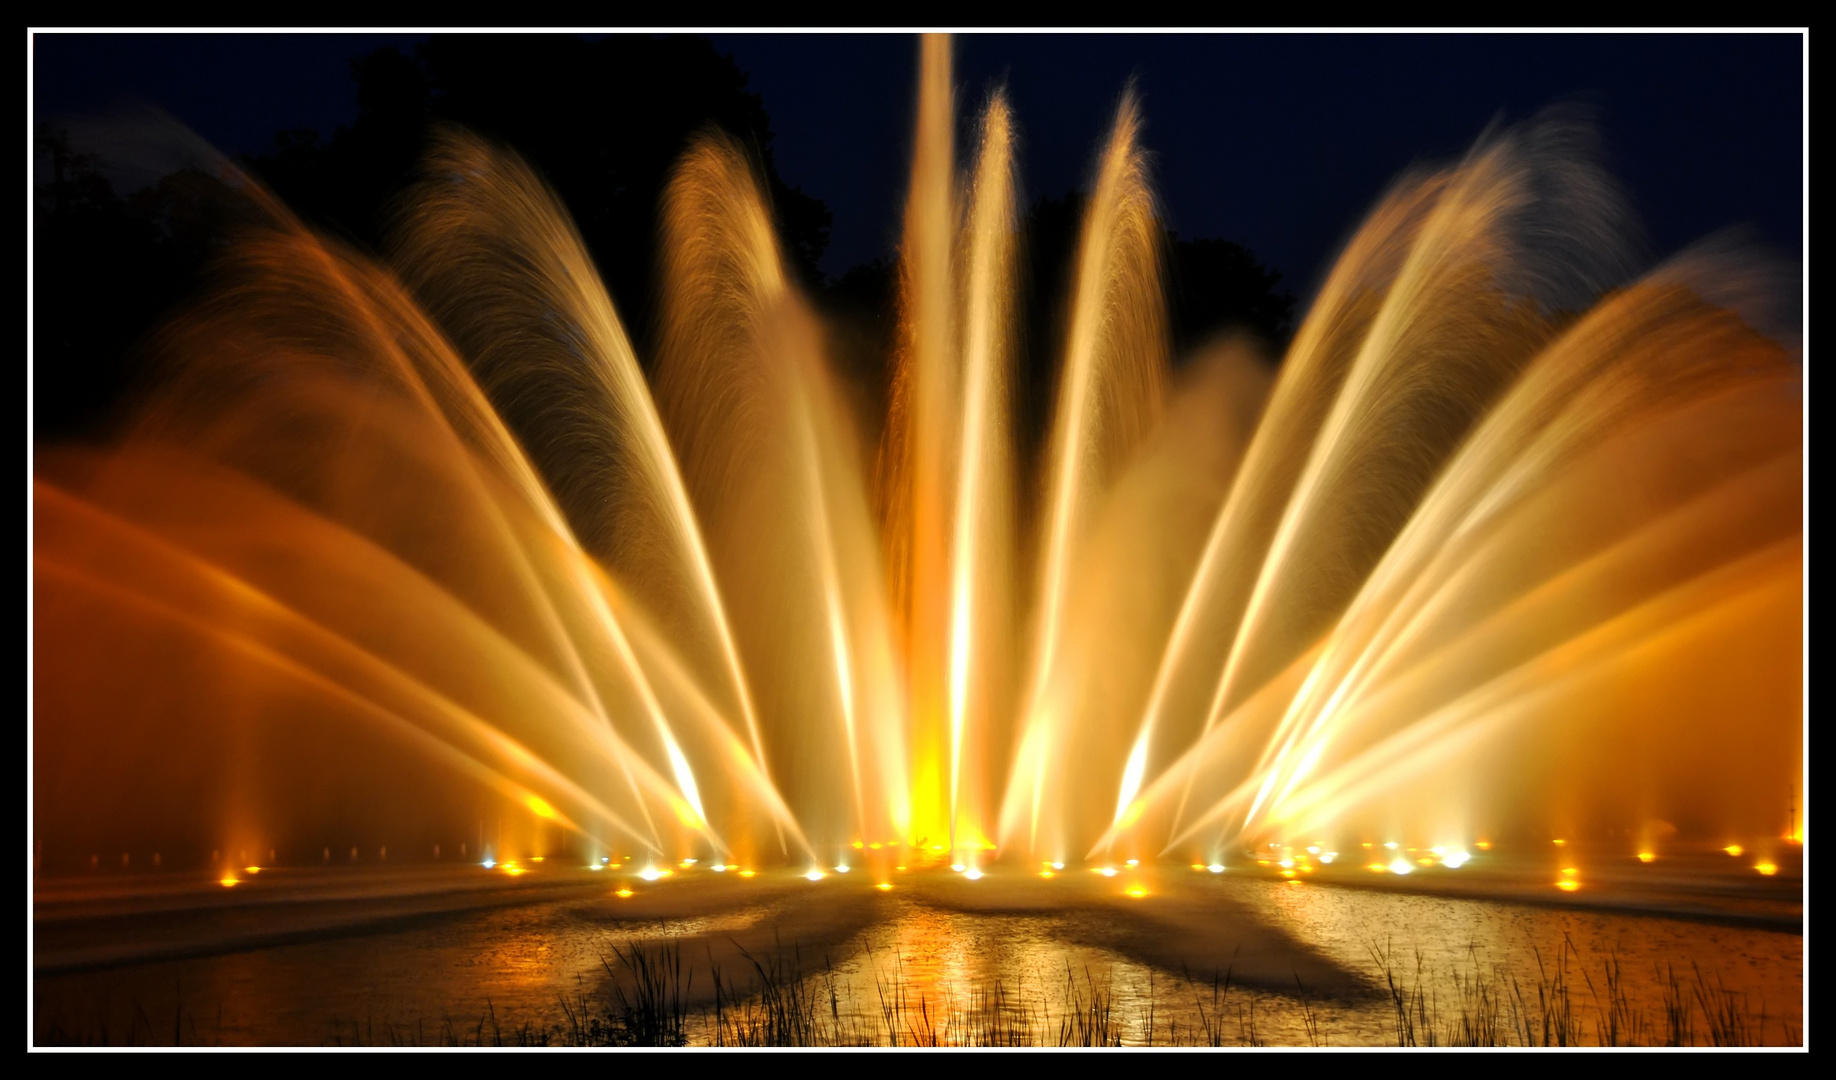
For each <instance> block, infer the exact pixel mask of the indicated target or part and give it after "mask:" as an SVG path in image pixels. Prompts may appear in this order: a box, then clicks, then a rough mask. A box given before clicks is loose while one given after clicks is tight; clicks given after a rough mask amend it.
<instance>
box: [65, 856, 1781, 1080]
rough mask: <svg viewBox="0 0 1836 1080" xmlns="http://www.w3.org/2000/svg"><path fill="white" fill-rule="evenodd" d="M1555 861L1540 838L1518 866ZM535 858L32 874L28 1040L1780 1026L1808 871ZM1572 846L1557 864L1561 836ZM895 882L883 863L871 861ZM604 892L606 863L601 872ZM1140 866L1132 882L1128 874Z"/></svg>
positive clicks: (828, 1037)
mask: <svg viewBox="0 0 1836 1080" xmlns="http://www.w3.org/2000/svg"><path fill="white" fill-rule="evenodd" d="M1544 862H1549V863H1551V866H1550V867H1549V868H1544V867H1543V866H1542V865H1541V864H1542V863H1544ZM1344 863H1345V864H1350V865H1340V866H1337V867H1331V868H1329V867H1325V866H1316V867H1315V871H1317V872H1312V873H1309V874H1307V875H1305V876H1304V877H1303V876H1299V875H1297V876H1296V878H1295V879H1293V880H1288V879H1283V878H1281V877H1279V876H1277V875H1278V874H1279V870H1278V869H1277V868H1276V867H1274V866H1270V867H1256V866H1254V865H1253V864H1248V865H1245V866H1243V867H1241V868H1233V869H1231V870H1229V871H1227V872H1225V873H1222V874H1212V873H1208V872H1204V871H1194V870H1191V869H1189V868H1185V867H1160V868H1155V869H1154V870H1152V871H1147V870H1143V869H1131V868H1128V867H1124V866H1119V865H1118V866H1117V867H1115V868H1114V869H1115V870H1116V871H1117V874H1116V876H1114V877H1107V876H1104V875H1102V874H1100V873H1093V872H1090V871H1088V870H1087V869H1082V870H1068V871H1061V872H1059V873H1057V874H1055V875H1054V876H1053V877H1052V878H1050V879H1044V878H1041V877H1039V876H1038V875H1037V873H1036V872H1032V871H1028V870H1025V869H1015V868H1001V867H997V868H994V869H991V870H989V872H988V873H987V874H986V875H985V876H984V877H983V878H981V879H980V880H977V881H969V880H966V879H965V878H964V877H962V876H961V875H957V874H952V873H950V872H948V871H947V870H941V869H938V870H929V871H922V872H918V871H914V872H897V871H894V870H893V869H892V868H891V867H890V866H887V867H878V868H876V867H872V866H860V867H856V868H855V870H854V872H853V873H850V874H847V875H840V874H835V873H830V874H828V876H826V877H825V878H824V879H823V880H821V881H814V882H812V881H808V880H805V879H803V878H801V877H799V876H796V875H794V874H792V873H790V872H776V873H773V872H762V873H760V874H759V875H757V876H755V877H752V878H749V879H741V878H740V877H739V876H738V875H736V874H731V873H728V874H715V873H712V872H710V871H708V870H707V869H705V868H702V867H694V866H691V867H679V868H676V869H675V871H674V873H673V874H672V875H671V876H669V877H667V878H662V879H658V880H644V879H642V878H640V877H638V876H637V875H636V874H635V873H634V872H633V871H632V870H631V869H629V868H627V869H622V870H621V869H619V868H616V867H609V868H607V869H606V870H603V871H599V872H589V871H587V870H585V869H584V868H580V867H571V866H565V867H564V866H560V865H556V864H554V863H553V862H549V863H544V864H542V865H530V864H525V868H527V869H528V870H529V871H530V872H528V873H525V874H520V875H516V876H514V877H513V876H511V875H508V874H506V873H504V872H502V870H501V869H499V870H495V871H490V870H485V869H483V868H482V867H475V866H463V867H462V866H450V865H448V866H440V865H425V866H418V867H399V866H398V867H388V868H383V867H371V868H365V869H354V868H329V869H325V868H312V869H292V870H290V869H287V868H273V869H269V870H266V871H264V872H263V873H261V874H259V875H248V874H246V873H245V874H243V875H242V877H243V879H244V880H243V881H241V882H240V883H239V884H237V885H235V886H234V887H225V886H220V885H215V884H213V883H212V882H211V881H210V879H209V878H208V877H207V876H205V875H201V874H193V875H184V874H177V873H172V874H168V875H164V876H161V875H143V876H128V875H122V876H118V877H108V876H106V875H103V876H97V875H91V876H89V877H86V878H68V879H58V880H48V881H41V882H39V883H38V885H37V889H36V892H35V899H34V935H33V937H34V958H33V959H34V977H33V994H32V1005H33V1020H32V1023H33V1038H34V1041H35V1042H36V1043H38V1044H41V1045H49V1044H72V1043H75V1044H95V1043H102V1042H107V1043H116V1044H118V1043H134V1044H147V1043H155V1044H158V1043H163V1044H171V1043H173V1042H182V1043H185V1044H203V1045H242V1044H280V1045H321V1044H343V1045H350V1044H378V1043H380V1044H416V1045H424V1044H453V1043H459V1044H476V1043H483V1044H486V1045H492V1044H498V1043H502V1044H528V1043H537V1044H542V1043H546V1044H556V1043H560V1044H569V1043H606V1042H633V1041H637V1042H648V1041H664V1042H673V1041H685V1042H687V1043H689V1044H691V1045H707V1044H718V1043H725V1044H736V1043H741V1044H743V1043H749V1042H751V1043H756V1042H801V1043H816V1044H851V1045H860V1044H872V1045H889V1044H894V1043H897V1044H901V1045H914V1044H918V1045H924V1044H934V1043H941V1044H987V1043H996V1044H1006V1045H1054V1046H1055V1045H1066V1044H1069V1045H1092V1044H1098V1045H1103V1044H1116V1043H1120V1044H1123V1045H1143V1044H1149V1043H1152V1044H1181V1045H1225V1046H1238V1045H1254V1044H1268V1045H1301V1046H1305V1045H1331V1046H1345V1045H1384V1044H1388V1045H1396V1044H1397V1043H1399V1042H1401V1043H1408V1044H1418V1045H1427V1044H1450V1043H1452V1044H1461V1043H1465V1044H1473V1043H1478V1044H1510V1045H1522V1044H1525V1043H1530V1044H1539V1045H1540V1044H1550V1043H1570V1044H1573V1043H1583V1044H1589V1045H1592V1044H1598V1043H1635V1044H1654V1045H1662V1044H1670V1043H1684V1044H1696V1045H1709V1044H1714V1043H1723V1044H1726V1043H1740V1044H1766V1045H1796V1044H1799V1043H1801V1042H1802V1040H1803V1037H1804V1036H1803V1032H1804V1022H1803V1001H1804V983H1803V972H1804V965H1803V922H1802V906H1801V897H1802V883H1801V882H1802V879H1801V877H1800V876H1799V870H1798V865H1797V863H1796V861H1795V858H1794V860H1793V861H1792V862H1791V863H1790V864H1789V865H1784V866H1781V868H1780V870H1779V872H1778V873H1777V874H1775V875H1773V876H1770V877H1764V878H1762V877H1759V876H1758V875H1756V874H1754V873H1753V871H1752V870H1751V868H1750V867H1748V866H1746V865H1744V864H1738V862H1737V860H1731V859H1729V858H1728V857H1726V856H1723V855H1720V854H1719V853H1712V852H1700V853H1696V854H1694V855H1684V856H1678V857H1667V858H1665V859H1661V860H1659V861H1658V862H1656V863H1654V864H1652V865H1650V866H1643V865H1640V864H1638V863H1637V862H1636V861H1635V860H1631V859H1614V858H1608V857H1604V856H1602V857H1598V858H1594V859H1591V860H1590V859H1586V858H1583V857H1582V856H1580V855H1578V854H1576V853H1572V852H1562V853H1558V854H1556V855H1553V856H1551V855H1549V854H1547V853H1541V852H1536V853H1519V854H1518V855H1516V856H1511V855H1509V854H1507V853H1499V854H1498V855H1497V856H1496V857H1492V856H1488V857H1486V858H1483V859H1479V860H1475V862H1474V863H1472V864H1469V865H1468V866H1467V867H1465V868H1462V869H1461V870H1459V871H1450V870H1447V869H1445V868H1441V867H1435V868H1432V869H1431V870H1423V871H1421V872H1418V873H1414V874H1411V875H1410V876H1409V877H1408V878H1399V877H1397V876H1396V875H1394V874H1379V873H1373V872H1370V871H1368V870H1365V869H1364V867H1363V866H1360V865H1357V864H1356V857H1355V856H1354V857H1353V858H1351V859H1346V860H1344ZM1564 863H1582V864H1584V865H1583V867H1575V868H1574V869H1577V870H1579V871H1580V872H1578V873H1575V874H1571V875H1568V876H1567V879H1570V880H1575V881H1577V882H1578V884H1577V886H1576V887H1575V889H1574V890H1573V891H1563V890H1560V889H1558V888H1556V887H1555V882H1556V881H1559V880H1564V878H1563V875H1562V874H1561V871H1562V869H1564V868H1567V867H1564V866H1562V865H1560V864H1564ZM881 885H887V886H890V888H887V889H881V888H879V887H878V886H881ZM620 890H623V891H626V892H628V893H629V894H630V895H627V896H619V895H617V892H618V891H620ZM1131 893H1133V894H1136V895H1131Z"/></svg>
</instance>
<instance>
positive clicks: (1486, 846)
mask: <svg viewBox="0 0 1836 1080" xmlns="http://www.w3.org/2000/svg"><path fill="white" fill-rule="evenodd" d="M1473 846H1474V847H1476V848H1478V849H1479V850H1480V851H1490V850H1492V842H1491V841H1490V840H1481V841H1479V842H1478V843H1476V844H1474V845H1473Z"/></svg>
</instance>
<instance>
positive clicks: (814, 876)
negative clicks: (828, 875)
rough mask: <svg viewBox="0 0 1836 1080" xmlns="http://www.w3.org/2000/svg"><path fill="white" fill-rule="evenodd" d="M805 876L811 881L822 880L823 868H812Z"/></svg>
mask: <svg viewBox="0 0 1836 1080" xmlns="http://www.w3.org/2000/svg"><path fill="white" fill-rule="evenodd" d="M803 876H804V877H806V878H808V879H809V880H811V881H821V880H822V877H823V874H822V871H821V870H811V871H810V872H809V873H807V874H805V875H803Z"/></svg>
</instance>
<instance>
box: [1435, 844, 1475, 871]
mask: <svg viewBox="0 0 1836 1080" xmlns="http://www.w3.org/2000/svg"><path fill="white" fill-rule="evenodd" d="M1471 858H1472V856H1471V855H1468V854H1467V853H1466V852H1464V851H1461V850H1460V849H1459V848H1455V849H1453V850H1452V851H1450V852H1448V853H1446V854H1445V855H1443V856H1441V865H1442V866H1445V867H1447V869H1449V870H1458V869H1460V868H1461V867H1462V866H1465V865H1466V863H1467V860H1469V859H1471Z"/></svg>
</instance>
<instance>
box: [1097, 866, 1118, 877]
mask: <svg viewBox="0 0 1836 1080" xmlns="http://www.w3.org/2000/svg"><path fill="white" fill-rule="evenodd" d="M1097 873H1099V874H1102V875H1103V876H1104V877H1115V876H1116V868H1115V867H1113V866H1100V867H1098V868H1097Z"/></svg>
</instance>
